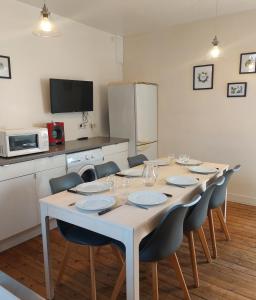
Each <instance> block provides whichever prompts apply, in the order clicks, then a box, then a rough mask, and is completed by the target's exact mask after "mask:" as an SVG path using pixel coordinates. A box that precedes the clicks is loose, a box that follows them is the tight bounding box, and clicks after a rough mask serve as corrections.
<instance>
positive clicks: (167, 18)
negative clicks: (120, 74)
mask: <svg viewBox="0 0 256 300" xmlns="http://www.w3.org/2000/svg"><path fill="white" fill-rule="evenodd" d="M19 1H21V2H24V3H28V4H31V5H33V6H36V7H41V6H42V2H43V1H42V0H19ZM46 3H47V4H48V6H49V9H50V10H51V11H52V12H53V13H55V14H58V15H61V16H64V17H67V18H70V19H73V20H75V21H78V22H80V23H84V24H86V25H89V26H92V27H96V28H98V29H101V30H103V31H107V32H110V33H114V34H119V35H133V34H138V33H144V32H150V31H155V30H159V29H163V28H166V27H170V26H172V25H175V24H180V23H187V22H191V21H195V20H200V19H208V18H212V17H214V16H215V3H216V2H215V0H47V1H46ZM252 9H256V0H219V9H218V10H219V13H218V14H219V15H225V14H234V13H237V12H241V11H246V10H252Z"/></svg>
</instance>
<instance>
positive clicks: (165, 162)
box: [151, 158, 170, 166]
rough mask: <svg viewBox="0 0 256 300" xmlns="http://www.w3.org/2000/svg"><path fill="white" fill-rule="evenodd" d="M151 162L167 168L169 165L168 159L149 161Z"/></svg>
mask: <svg viewBox="0 0 256 300" xmlns="http://www.w3.org/2000/svg"><path fill="white" fill-rule="evenodd" d="M151 162H153V163H155V164H156V165H158V166H168V165H169V164H170V160H169V159H168V158H165V159H164V158H163V159H156V160H151Z"/></svg>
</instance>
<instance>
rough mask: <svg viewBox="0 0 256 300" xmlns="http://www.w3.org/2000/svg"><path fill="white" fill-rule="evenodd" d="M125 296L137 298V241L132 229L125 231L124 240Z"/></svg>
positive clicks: (128, 298)
mask: <svg viewBox="0 0 256 300" xmlns="http://www.w3.org/2000/svg"><path fill="white" fill-rule="evenodd" d="M125 247H126V295H127V296H126V297H127V300H139V299H140V290H139V241H138V240H137V238H136V236H135V233H134V231H130V232H129V233H127V237H126V241H125Z"/></svg>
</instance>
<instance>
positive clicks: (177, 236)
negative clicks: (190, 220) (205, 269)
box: [111, 195, 201, 300]
mask: <svg viewBox="0 0 256 300" xmlns="http://www.w3.org/2000/svg"><path fill="white" fill-rule="evenodd" d="M200 198H201V196H200V195H196V196H195V197H194V198H193V200H192V201H191V202H190V203H188V204H186V205H177V206H175V207H173V208H171V209H170V210H169V211H168V212H167V213H166V214H165V215H164V217H163V218H162V220H161V221H160V223H159V225H158V226H157V228H156V229H155V230H154V231H153V232H152V233H150V234H149V235H148V236H146V237H145V238H144V239H143V240H142V241H141V243H140V250H139V251H140V252H139V257H140V261H142V262H149V263H151V264H152V284H153V299H155V300H157V299H159V294H158V273H157V263H158V261H160V260H162V259H165V258H168V257H169V258H170V263H171V266H172V267H173V268H174V270H175V272H176V276H177V278H178V280H179V284H180V287H181V288H182V289H183V292H184V297H185V299H190V295H189V292H188V289H187V285H186V282H185V280H184V277H183V274H182V270H181V268H180V264H179V260H178V257H177V254H176V251H177V249H178V248H179V247H180V245H181V243H182V241H183V223H184V218H185V216H186V213H187V210H188V208H189V207H191V206H193V205H195V204H196V203H197V202H198V201H199V200H200ZM113 243H114V244H115V245H117V246H118V247H119V248H120V249H121V251H122V252H125V248H124V245H123V244H122V243H120V242H116V241H113ZM124 279H125V265H124V266H123V268H122V270H121V272H120V274H119V277H118V280H117V282H116V285H115V288H114V291H113V294H112V297H111V299H112V300H114V299H116V298H117V297H118V295H119V293H120V290H121V287H122V285H123V283H124Z"/></svg>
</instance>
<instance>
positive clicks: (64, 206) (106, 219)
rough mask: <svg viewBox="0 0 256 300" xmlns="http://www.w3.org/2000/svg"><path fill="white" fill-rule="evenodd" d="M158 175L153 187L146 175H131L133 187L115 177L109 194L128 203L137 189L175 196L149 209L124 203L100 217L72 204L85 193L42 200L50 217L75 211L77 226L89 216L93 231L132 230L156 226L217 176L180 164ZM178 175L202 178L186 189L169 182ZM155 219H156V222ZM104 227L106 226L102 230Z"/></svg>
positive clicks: (61, 195) (66, 194) (223, 166)
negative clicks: (145, 178) (143, 176)
mask: <svg viewBox="0 0 256 300" xmlns="http://www.w3.org/2000/svg"><path fill="white" fill-rule="evenodd" d="M203 165H205V166H211V167H216V168H219V171H220V172H219V174H222V171H223V170H225V169H227V168H228V165H224V164H215V163H204V164H203ZM158 174H159V175H158V180H157V182H156V184H155V185H154V186H153V187H146V186H145V185H144V183H143V179H142V178H131V179H130V184H129V186H128V187H123V186H122V183H123V180H124V178H121V177H117V176H115V185H116V186H117V187H116V189H115V191H112V192H106V193H105V194H108V195H114V196H115V197H116V199H117V203H119V204H120V203H124V202H125V201H126V200H127V197H128V194H129V193H131V192H133V191H139V190H154V191H160V192H165V193H169V194H172V195H173V197H171V198H169V199H168V201H167V202H165V203H164V204H162V205H158V206H154V207H150V208H149V209H148V210H144V209H140V208H137V207H134V206H129V205H123V206H121V207H119V208H117V209H114V210H113V211H111V212H108V213H107V214H104V215H102V216H98V215H97V214H96V213H94V212H85V211H79V210H78V209H77V208H76V207H75V206H69V204H71V203H73V202H76V201H77V200H79V199H82V198H83V197H84V196H83V195H78V194H72V193H69V192H61V193H58V194H55V195H51V196H49V197H46V198H44V199H41V200H40V202H41V205H42V204H43V205H46V206H47V208H48V209H50V210H51V213H50V211H49V215H50V216H53V217H56V218H60V219H62V218H61V213H60V212H61V211H62V212H63V213H64V212H65V215H66V213H68V214H70V215H71V214H72V215H73V217H75V219H76V220H77V223H76V225H79V220H80V221H81V222H83V220H84V219H85V218H86V219H87V221H89V223H91V224H92V227H91V228H90V226H89V228H88V226H86V228H88V229H92V230H93V227H95V226H97V232H100V233H102V234H104V233H105V231H104V224H105V225H108V226H110V225H112V226H115V227H116V228H117V227H118V228H119V229H122V228H123V229H126V230H127V229H128V230H135V231H136V230H138V229H139V228H145V223H149V224H150V227H152V229H153V226H155V223H156V222H158V216H159V218H161V216H162V215H163V213H164V212H165V211H166V210H167V209H169V208H170V207H172V206H174V205H176V204H178V203H183V202H186V201H188V200H190V199H191V197H192V196H194V195H195V194H196V193H198V192H200V191H202V188H204V186H205V184H206V183H207V182H208V181H209V180H210V179H212V178H214V177H215V176H216V174H208V175H202V174H196V173H191V172H190V171H189V170H188V169H187V167H185V166H181V165H178V164H174V165H171V166H161V167H159V169H158ZM174 175H190V176H193V177H195V178H199V183H198V185H194V186H191V187H186V188H184V189H183V188H180V187H175V186H171V185H167V184H166V183H165V178H166V177H168V176H174ZM101 180H104V179H101ZM65 219H66V218H65ZM153 219H154V222H153V223H152V220H153ZM90 221H91V222H90ZM87 225H88V224H87ZM100 227H102V230H101V228H100ZM148 230H150V228H147V229H146V231H148ZM95 231H96V230H95Z"/></svg>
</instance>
